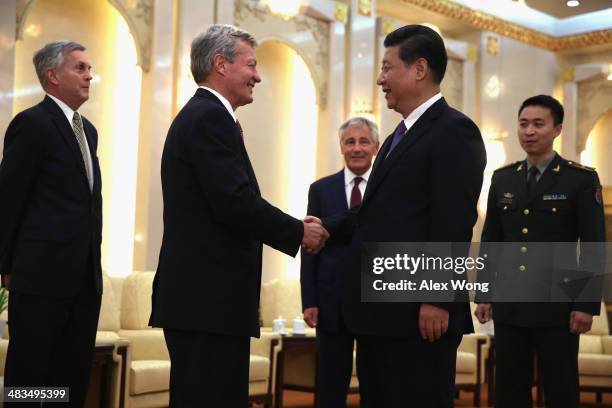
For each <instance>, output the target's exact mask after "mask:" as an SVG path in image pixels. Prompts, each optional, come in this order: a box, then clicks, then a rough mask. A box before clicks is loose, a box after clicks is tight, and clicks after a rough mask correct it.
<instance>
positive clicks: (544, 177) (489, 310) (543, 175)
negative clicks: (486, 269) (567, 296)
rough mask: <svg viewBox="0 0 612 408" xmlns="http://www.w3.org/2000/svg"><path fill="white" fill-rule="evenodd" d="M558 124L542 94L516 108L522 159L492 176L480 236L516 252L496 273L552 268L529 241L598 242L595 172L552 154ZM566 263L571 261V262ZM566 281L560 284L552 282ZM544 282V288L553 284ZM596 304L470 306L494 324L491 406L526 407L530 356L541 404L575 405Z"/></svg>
mask: <svg viewBox="0 0 612 408" xmlns="http://www.w3.org/2000/svg"><path fill="white" fill-rule="evenodd" d="M562 124H563V107H562V106H561V104H560V103H559V102H558V101H557V100H556V99H554V98H552V97H550V96H548V95H538V96H534V97H531V98H528V99H527V100H525V101H524V102H523V104H522V105H521V107H520V109H519V114H518V139H519V142H520V145H521V147H522V148H523V150H524V151H525V153H526V154H527V158H526V160H523V161H519V162H516V163H514V164H510V165H507V166H505V167H502V168H500V169H498V170H497V171H495V172H494V174H493V178H492V181H491V188H490V190H489V198H488V204H487V215H486V220H485V225H484V228H483V232H482V237H481V242H482V243H483V246H486V245H487V243H492V242H507V243H512V244H506V250H505V251H506V252H508V251H510V250H512V251H516V254H513V255H512V254H511V255H512V260H511V261H508V262H507V263H503V266H502V267H500V268H499V270H496V271H495V273H496V274H506V275H507V276H510V275H514V277H516V278H517V279H521V278H522V277H527V278H528V279H529V278H531V277H533V276H534V275H530V273H531V274H534V273H536V272H537V271H534V264H537V266H535V269H537V270H538V271H540V272H541V271H543V270H552V269H554V267H551V266H550V265H549V267H548V269H545V268H544V267H543V266H544V265H545V264H546V263H547V262H548V263H551V262H553V260H551V259H548V256H543V255H542V254H541V252H538V253H537V254H530V251H532V252H534V251H535V248H532V247H536V246H537V245H540V248H541V246H542V245H541V244H535V243H536V242H537V243H543V242H547V243H550V245H549V246H550V247H551V248H552V247H553V246H555V245H560V244H557V243H574V244H573V245H574V248H575V246H576V244H575V243H576V242H578V240H580V242H581V246H584V247H586V245H583V244H582V243H589V242H591V243H593V242H603V241H605V236H604V235H605V231H604V228H605V227H604V213H603V205H602V201H601V186H600V183H599V178H598V177H597V173H596V172H595V170H594V169H592V168H589V167H586V166H582V165H580V164H578V163H576V162H573V161H570V160H566V159H564V158H562V157H561V156H559V155H558V154H557V153H556V152H555V151H554V150H553V141H554V139H555V138H556V137H557V136H559V134H560V132H561V128H562ZM529 243H532V247H530V245H529ZM491 245H492V244H491ZM587 245H588V244H587ZM596 245H599V244H596ZM546 246H548V245H546ZM507 248H511V249H507ZM551 251H552V249H551ZM551 253H553V252H551ZM529 255H531V258H530V257H529ZM583 255H585V254H584V253H583ZM508 258H509V257H506V259H508ZM586 259H593V257H592V256H588V257H585V256H582V257H581V260H583V261H585V262H586ZM491 262H492V260H491ZM574 262H576V263H578V261H577V260H576V256H574ZM510 265H512V266H510ZM578 269H580V268H576V269H575V270H578ZM541 277H542V276H541V275H540V276H539V277H534V278H533V279H534V280H533V281H534V282H535V281H537V280H538V279H541ZM574 278H575V276H570V277H565V278H561V282H559V284H560V285H563V284H564V283H568V282H569V281H570V280H572V279H574ZM479 279H481V277H480V276H479ZM551 279H553V278H551ZM554 279H556V278H554ZM550 284H551V287H552V286H555V285H556V284H557V282H551V283H550ZM582 286H584V285H582ZM599 294H600V292H598V293H597V295H599ZM596 300H597V298H596V297H594V296H592V295H591V297H590V298H589V301H588V302H577V301H567V302H539V303H531V302H523V303H521V302H516V301H515V302H503V303H493V304H492V305H491V303H480V304H479V305H478V306H477V309H476V312H475V314H476V317H477V318H478V320H479V321H480V322H481V323H484V322H486V321H488V320H490V319H491V317H493V318H494V324H495V339H496V350H497V356H496V357H497V367H496V377H497V380H496V392H495V400H496V403H495V406H496V407H497V408H506V407H507V408H526V407H531V406H532V401H531V387H532V384H533V372H534V369H533V365H534V355H535V356H537V361H538V364H539V365H540V367H541V369H542V377H543V378H542V379H543V384H544V398H545V401H546V406H547V407H552V408H578V407H579V404H580V403H579V400H580V393H579V388H578V343H579V335H580V334H581V333H584V332H586V331H588V330H590V328H591V324H592V321H593V315H597V314H599V309H600V304H599V302H598V301H596ZM478 301H479V300H478V299H477V302H478ZM480 301H482V299H481V300H480Z"/></svg>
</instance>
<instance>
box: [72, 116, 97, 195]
mask: <svg viewBox="0 0 612 408" xmlns="http://www.w3.org/2000/svg"><path fill="white" fill-rule="evenodd" d="M72 130H73V131H74V136H75V137H76V140H77V143H78V145H79V150H80V151H81V156H82V157H83V165H84V166H85V174H87V181H88V182H89V190H90V191H92V190H93V175H92V174H91V169H90V160H91V158H90V157H89V152H88V151H87V145H86V144H85V131H84V130H83V121H82V120H81V115H79V113H78V112H74V115H73V116H72Z"/></svg>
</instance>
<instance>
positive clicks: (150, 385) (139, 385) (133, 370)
mask: <svg viewBox="0 0 612 408" xmlns="http://www.w3.org/2000/svg"><path fill="white" fill-rule="evenodd" d="M169 386H170V361H168V360H141V361H132V366H131V367H130V394H132V395H138V394H144V393H147V392H161V391H167V390H168V389H169Z"/></svg>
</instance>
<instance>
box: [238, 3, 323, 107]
mask: <svg viewBox="0 0 612 408" xmlns="http://www.w3.org/2000/svg"><path fill="white" fill-rule="evenodd" d="M234 24H236V25H237V26H239V27H242V28H244V29H246V30H248V31H249V32H251V34H253V35H255V36H256V37H257V38H279V39H281V40H282V41H284V42H286V43H287V44H288V45H289V46H291V47H292V48H293V49H295V51H296V52H297V53H298V54H299V55H300V56H301V57H302V58H303V59H304V61H305V62H306V65H308V68H309V69H310V72H311V74H312V78H313V80H314V82H315V88H316V89H317V103H318V105H319V109H321V110H325V108H326V106H327V95H328V89H327V87H328V82H329V80H328V78H329V44H330V22H329V21H322V20H319V19H317V18H314V17H311V16H308V15H304V14H299V15H297V16H295V17H293V18H291V19H290V20H283V19H282V18H280V17H277V16H275V15H273V14H272V13H271V12H269V11H268V9H267V8H265V7H262V6H261V5H260V4H259V3H257V2H254V1H250V0H235V9H234ZM298 38H299V41H296V39H298Z"/></svg>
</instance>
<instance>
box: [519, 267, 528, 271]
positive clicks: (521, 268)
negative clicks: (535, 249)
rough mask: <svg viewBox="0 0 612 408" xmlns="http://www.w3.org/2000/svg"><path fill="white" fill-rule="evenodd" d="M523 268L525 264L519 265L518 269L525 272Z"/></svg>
mask: <svg viewBox="0 0 612 408" xmlns="http://www.w3.org/2000/svg"><path fill="white" fill-rule="evenodd" d="M525 269H527V268H525V265H521V266H519V271H521V272H525Z"/></svg>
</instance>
